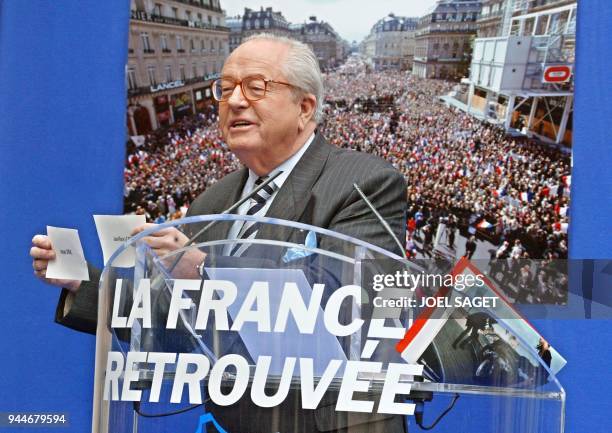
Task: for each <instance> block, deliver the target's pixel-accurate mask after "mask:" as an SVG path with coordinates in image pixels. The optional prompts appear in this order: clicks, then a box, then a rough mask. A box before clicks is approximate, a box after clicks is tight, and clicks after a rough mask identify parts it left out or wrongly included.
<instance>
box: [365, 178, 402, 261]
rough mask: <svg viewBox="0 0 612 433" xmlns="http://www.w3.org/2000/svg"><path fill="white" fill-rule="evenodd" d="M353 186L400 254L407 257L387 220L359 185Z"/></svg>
mask: <svg viewBox="0 0 612 433" xmlns="http://www.w3.org/2000/svg"><path fill="white" fill-rule="evenodd" d="M353 188H355V189H356V190H357V193H358V194H359V195H360V196H361V199H362V200H363V201H364V202H365V204H367V205H368V207H369V208H370V210H371V211H372V213H373V214H374V215H375V216H376V218H377V219H378V221H379V222H380V224H381V225H382V226H383V228H384V229H385V231H386V232H387V233H388V234H389V235H390V236H391V238H392V239H393V240H394V241H395V243H396V244H397V246H398V247H399V249H400V251H401V252H402V256H403V257H404V258H405V259H408V257H407V256H406V248H405V247H404V246H403V245H402V243H401V242H400V241H399V239H398V238H397V236H395V233H393V230H392V229H391V227H390V226H389V224H388V223H387V221H385V220H384V218H383V217H382V215H381V214H380V213H379V212H378V211H377V210H376V208H375V207H374V205H373V204H372V203H371V202H370V200H368V198H367V197H366V195H365V194H364V193H363V191H362V190H361V188H359V186H357V184H356V183H354V184H353Z"/></svg>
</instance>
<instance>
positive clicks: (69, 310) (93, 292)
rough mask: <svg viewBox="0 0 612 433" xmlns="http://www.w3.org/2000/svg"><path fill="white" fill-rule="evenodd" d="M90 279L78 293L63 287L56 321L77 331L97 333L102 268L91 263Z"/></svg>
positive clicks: (82, 285)
mask: <svg viewBox="0 0 612 433" xmlns="http://www.w3.org/2000/svg"><path fill="white" fill-rule="evenodd" d="M87 267H88V269H89V281H83V282H82V283H81V285H80V286H79V290H78V291H77V292H76V293H71V292H69V291H68V290H66V289H62V293H61V295H60V299H59V302H58V304H57V308H56V310H55V322H56V323H59V324H60V325H64V326H67V327H69V328H72V329H75V330H77V331H82V332H87V333H90V334H95V333H96V322H97V319H98V284H99V281H100V273H101V272H100V270H99V269H98V268H96V267H95V266H92V265H91V264H88V265H87Z"/></svg>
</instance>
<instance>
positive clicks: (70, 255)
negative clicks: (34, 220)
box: [45, 226, 89, 281]
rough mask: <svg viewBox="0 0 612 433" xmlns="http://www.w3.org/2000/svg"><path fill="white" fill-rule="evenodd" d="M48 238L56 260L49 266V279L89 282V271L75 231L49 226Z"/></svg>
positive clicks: (51, 261) (47, 275) (50, 262)
mask: <svg viewBox="0 0 612 433" xmlns="http://www.w3.org/2000/svg"><path fill="white" fill-rule="evenodd" d="M47 236H49V240H50V241H51V245H52V246H53V250H54V251H55V260H50V261H49V264H48V265H47V272H46V274H45V276H46V277H47V278H57V279H60V280H81V281H89V270H88V269H87V262H86V261H85V255H84V254H83V247H82V246H81V240H80V239H79V232H78V230H75V229H64V228H60V227H52V226H47Z"/></svg>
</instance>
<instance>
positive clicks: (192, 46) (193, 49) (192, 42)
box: [189, 39, 196, 53]
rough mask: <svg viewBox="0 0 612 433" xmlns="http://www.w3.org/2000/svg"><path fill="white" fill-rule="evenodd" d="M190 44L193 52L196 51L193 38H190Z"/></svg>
mask: <svg viewBox="0 0 612 433" xmlns="http://www.w3.org/2000/svg"><path fill="white" fill-rule="evenodd" d="M189 45H190V48H191V52H192V53H193V52H194V51H195V49H196V48H195V41H194V40H193V39H189Z"/></svg>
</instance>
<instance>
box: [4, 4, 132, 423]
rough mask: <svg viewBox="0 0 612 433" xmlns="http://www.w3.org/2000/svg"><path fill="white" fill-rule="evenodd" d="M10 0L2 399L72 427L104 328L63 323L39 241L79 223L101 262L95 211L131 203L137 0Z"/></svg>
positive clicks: (84, 411)
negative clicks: (128, 63)
mask: <svg viewBox="0 0 612 433" xmlns="http://www.w3.org/2000/svg"><path fill="white" fill-rule="evenodd" d="M0 5H1V10H0V56H1V58H0V62H1V63H0V77H1V78H0V134H1V138H0V146H1V148H2V150H1V153H0V173H1V174H0V177H1V179H2V180H1V190H2V192H1V194H2V195H1V202H2V203H3V206H2V211H1V212H0V230H1V231H2V238H1V239H2V243H3V248H2V253H1V260H0V263H1V266H2V275H3V276H4V278H5V284H4V287H3V290H2V292H3V300H2V302H1V303H0V332H1V333H2V338H1V339H0V341H1V343H0V344H1V349H0V354H1V355H0V356H1V362H2V370H1V371H0V377H1V380H0V411H11V410H44V411H62V412H69V413H70V421H71V426H70V428H68V429H65V430H61V431H70V432H80V433H82V432H86V431H89V429H90V425H91V408H92V403H91V402H92V398H91V395H92V390H93V388H92V387H93V375H92V372H93V366H94V344H95V338H94V337H93V336H90V335H85V334H80V333H77V332H72V331H70V330H68V329H65V328H63V327H61V326H57V325H54V324H53V320H52V319H53V315H54V309H55V304H56V302H57V295H58V290H56V289H54V288H51V287H47V286H45V285H43V284H41V283H39V282H37V280H36V279H35V278H34V276H33V274H32V268H31V264H30V260H29V259H28V250H29V244H30V240H31V238H32V236H33V235H34V234H35V233H45V232H46V225H47V224H48V225H55V226H60V227H73V228H77V229H78V230H79V233H80V235H81V240H82V242H83V246H84V250H85V254H86V256H87V258H88V259H89V260H91V261H93V262H94V263H96V264H98V265H101V264H102V259H101V254H100V253H99V250H100V248H99V243H98V240H97V235H96V232H95V227H94V224H93V219H92V214H93V213H108V214H117V213H120V212H121V210H122V187H123V182H122V169H123V158H124V153H125V151H124V141H125V126H124V125H125V106H126V104H125V86H124V82H125V79H124V65H125V59H126V56H127V30H128V24H129V21H128V20H129V18H128V13H129V2H128V1H127V0H126V1H94V0H89V1H83V0H71V1H65V0H63V1H61V2H55V1H46V0H41V1H21V0H19V1H12V0H9V1H2V2H0ZM6 280H8V281H6ZM0 431H5V430H4V429H2V428H0Z"/></svg>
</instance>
